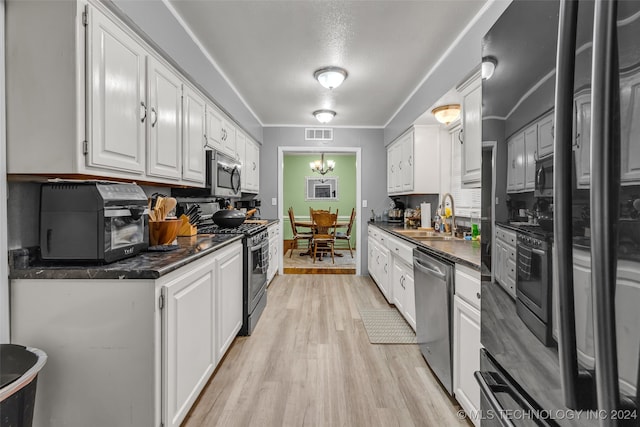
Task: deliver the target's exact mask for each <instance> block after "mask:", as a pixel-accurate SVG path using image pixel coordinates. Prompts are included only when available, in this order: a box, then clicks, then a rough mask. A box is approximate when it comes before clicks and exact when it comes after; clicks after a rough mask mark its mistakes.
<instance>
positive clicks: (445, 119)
mask: <svg viewBox="0 0 640 427" xmlns="http://www.w3.org/2000/svg"><path fill="white" fill-rule="evenodd" d="M431 113H432V114H433V115H434V116H436V120H437V121H439V122H440V123H444V124H445V125H448V124H449V123H451V122H453V121H455V120H456V119H457V118H458V117H460V104H449V105H442V106H440V107H436V108H434V109H433V110H431Z"/></svg>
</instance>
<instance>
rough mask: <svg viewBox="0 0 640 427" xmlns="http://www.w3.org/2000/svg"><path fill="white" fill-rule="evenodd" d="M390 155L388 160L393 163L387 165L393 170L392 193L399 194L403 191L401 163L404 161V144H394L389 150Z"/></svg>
mask: <svg viewBox="0 0 640 427" xmlns="http://www.w3.org/2000/svg"><path fill="white" fill-rule="evenodd" d="M388 150H389V155H388V156H387V159H389V160H390V161H391V163H390V164H388V165H387V167H388V168H390V170H391V185H390V187H391V191H392V192H393V193H399V192H401V191H402V169H401V167H400V162H401V161H402V144H401V143H400V142H396V143H394V144H393V145H392V146H391V147H389V148H388Z"/></svg>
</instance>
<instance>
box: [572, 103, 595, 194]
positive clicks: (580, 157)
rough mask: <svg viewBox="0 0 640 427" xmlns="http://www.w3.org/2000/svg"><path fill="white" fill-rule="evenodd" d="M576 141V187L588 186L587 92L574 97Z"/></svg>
mask: <svg viewBox="0 0 640 427" xmlns="http://www.w3.org/2000/svg"><path fill="white" fill-rule="evenodd" d="M575 102H576V134H575V137H576V142H575V145H574V149H575V151H574V153H575V160H576V185H577V187H578V188H589V181H590V178H591V172H590V166H591V164H590V159H591V153H590V151H591V95H590V94H589V93H585V94H582V95H580V96H577V97H576V101H575Z"/></svg>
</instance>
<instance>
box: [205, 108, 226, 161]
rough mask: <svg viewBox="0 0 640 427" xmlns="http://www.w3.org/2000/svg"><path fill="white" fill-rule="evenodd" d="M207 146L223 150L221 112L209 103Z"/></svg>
mask: <svg viewBox="0 0 640 427" xmlns="http://www.w3.org/2000/svg"><path fill="white" fill-rule="evenodd" d="M206 110H207V120H206V132H207V146H208V147H209V148H213V149H214V150H218V151H224V146H223V144H222V136H223V132H222V120H223V119H222V114H221V113H220V112H219V111H218V110H217V108H216V107H214V106H213V105H211V104H207V107H206Z"/></svg>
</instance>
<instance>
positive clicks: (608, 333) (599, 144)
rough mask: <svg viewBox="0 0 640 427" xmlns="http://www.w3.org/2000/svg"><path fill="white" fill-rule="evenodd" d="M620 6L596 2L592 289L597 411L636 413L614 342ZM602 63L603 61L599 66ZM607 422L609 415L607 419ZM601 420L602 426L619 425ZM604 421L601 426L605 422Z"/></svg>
mask: <svg viewBox="0 0 640 427" xmlns="http://www.w3.org/2000/svg"><path fill="white" fill-rule="evenodd" d="M617 9H618V2H617V1H611V2H596V4H595V10H594V26H593V75H592V82H591V87H592V93H591V97H592V98H591V99H592V102H591V117H592V122H591V132H592V133H591V170H590V173H591V193H590V196H591V200H590V209H591V230H592V234H591V259H594V260H598V261H597V262H593V263H592V265H591V271H592V273H591V290H592V298H593V316H594V317H593V319H594V321H593V325H594V330H593V332H594V334H593V336H594V348H595V367H596V386H597V396H598V409H599V410H603V411H606V413H614V411H618V410H620V409H623V406H625V408H624V409H629V408H633V409H636V410H637V409H638V408H637V406H636V405H635V404H633V402H631V399H626V398H625V399H624V405H623V402H621V399H620V388H619V380H618V355H617V349H618V347H617V341H616V299H615V296H616V275H617V256H616V246H617V233H616V224H617V222H618V206H619V188H620V172H619V171H620V99H619V96H620V81H619V72H618V69H619V67H618V65H619V64H618V61H619V58H618V35H617V15H618V13H617V12H618V10H617ZM603 61H606V62H603ZM609 418H610V417H609ZM609 418H608V419H607V420H602V421H601V425H602V426H614V425H616V426H617V425H618V422H619V421H617V420H615V421H614V420H611V419H609ZM603 421H604V422H603Z"/></svg>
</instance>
